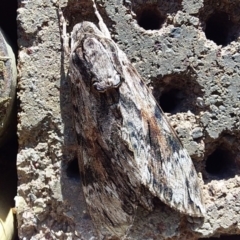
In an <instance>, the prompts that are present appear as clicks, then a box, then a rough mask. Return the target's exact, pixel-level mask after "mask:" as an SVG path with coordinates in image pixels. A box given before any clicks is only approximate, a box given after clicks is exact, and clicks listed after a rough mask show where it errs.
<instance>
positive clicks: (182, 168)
mask: <svg viewBox="0 0 240 240" xmlns="http://www.w3.org/2000/svg"><path fill="white" fill-rule="evenodd" d="M72 42H73V45H72V51H71V56H70V76H71V81H72V94H73V106H74V119H75V129H76V133H77V138H78V143H79V150H78V155H79V164H80V171H81V176H82V178H83V189H84V193H85V198H86V202H87V205H88V209H89V212H90V215H91V217H92V219H93V222H94V223H95V225H96V228H97V229H98V230H99V232H100V233H102V234H104V233H106V232H107V233H108V231H109V233H114V234H115V235H117V236H118V237H120V238H123V237H124V236H125V235H126V233H127V231H128V229H129V228H130V227H131V224H132V222H133V220H134V214H135V210H136V208H137V206H138V205H139V204H141V205H143V206H144V207H146V208H148V209H151V208H152V202H151V199H152V198H153V197H158V198H159V199H160V200H162V201H163V202H164V203H166V204H167V205H169V206H170V207H172V208H174V209H176V210H178V211H180V212H182V213H184V214H187V215H191V216H202V215H203V214H204V207H203V203H202V197H201V190H200V186H199V184H198V177H197V174H196V171H195V169H194V166H193V163H192V161H191V159H190V157H189V155H188V154H187V152H186V150H185V149H183V147H182V145H181V143H180V141H179V139H178V138H177V136H176V134H175V132H174V131H173V130H172V128H171V127H170V125H169V123H168V121H167V119H166V117H165V116H164V114H163V112H162V110H161V109H160V107H159V106H158V105H157V103H156V101H155V99H154V98H153V96H152V94H151V93H150V92H149V90H148V89H147V87H146V86H145V84H144V83H143V81H142V79H141V77H140V75H139V74H138V73H137V71H136V70H135V68H134V67H133V66H132V65H131V63H130V62H129V61H128V59H127V57H126V55H125V54H124V53H123V52H122V51H121V50H120V49H119V48H118V46H117V45H116V44H115V43H114V42H113V41H112V40H111V39H108V38H106V37H104V35H103V34H102V33H101V32H100V31H99V30H98V29H97V28H96V26H95V25H94V24H92V23H89V22H83V23H81V24H78V25H76V26H75V27H74V30H73V35H72ZM146 192H149V193H151V194H150V195H151V198H149V194H144V193H146Z"/></svg>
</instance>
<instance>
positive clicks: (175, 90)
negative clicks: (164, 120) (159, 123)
mask: <svg viewBox="0 0 240 240" xmlns="http://www.w3.org/2000/svg"><path fill="white" fill-rule="evenodd" d="M153 95H154V97H155V99H156V100H157V102H158V103H159V105H160V107H161V108H162V110H163V111H164V112H168V113H171V114H176V113H178V112H187V111H188V110H190V111H191V112H192V113H197V112H198V111H199V109H200V108H199V107H198V106H197V104H196V101H197V98H198V97H200V96H202V91H201V87H200V86H199V84H198V83H197V82H196V81H195V80H194V78H192V77H189V76H186V75H184V74H183V75H178V76H176V75H173V76H165V77H163V78H162V79H156V80H153Z"/></svg>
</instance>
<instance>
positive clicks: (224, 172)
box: [206, 145, 236, 178]
mask: <svg viewBox="0 0 240 240" xmlns="http://www.w3.org/2000/svg"><path fill="white" fill-rule="evenodd" d="M235 168H236V164H235V157H234V155H233V153H232V152H230V151H229V150H227V149H225V148H224V147H223V146H222V145H220V146H219V147H218V148H217V149H216V150H215V151H214V152H213V153H212V154H210V155H209V156H208V158H207V160H206V171H207V172H208V173H209V174H211V175H214V176H216V177H219V178H229V177H234V175H235V171H234V170H235Z"/></svg>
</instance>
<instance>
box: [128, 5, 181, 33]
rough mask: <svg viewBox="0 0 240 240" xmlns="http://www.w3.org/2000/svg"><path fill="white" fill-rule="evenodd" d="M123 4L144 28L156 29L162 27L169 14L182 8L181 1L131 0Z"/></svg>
mask: <svg viewBox="0 0 240 240" xmlns="http://www.w3.org/2000/svg"><path fill="white" fill-rule="evenodd" d="M126 2H127V1H125V4H124V5H125V6H126V7H127V8H128V9H129V11H130V12H131V11H132V12H134V13H135V14H136V20H137V23H138V25H139V26H140V27H142V28H143V29H145V30H158V29H160V28H161V27H162V25H163V24H164V22H165V21H166V19H167V16H168V15H170V14H175V13H176V12H177V11H178V10H180V9H181V8H182V6H181V4H182V1H181V0H180V1H165V0H156V1H131V4H130V5H129V4H126Z"/></svg>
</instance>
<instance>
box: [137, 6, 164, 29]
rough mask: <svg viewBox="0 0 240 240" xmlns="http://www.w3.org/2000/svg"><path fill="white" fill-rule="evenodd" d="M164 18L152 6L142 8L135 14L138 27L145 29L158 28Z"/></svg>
mask: <svg viewBox="0 0 240 240" xmlns="http://www.w3.org/2000/svg"><path fill="white" fill-rule="evenodd" d="M164 20H165V18H164V17H162V16H161V14H160V12H159V11H158V10H157V9H154V8H152V9H151V8H147V9H144V10H143V11H142V12H141V13H139V14H137V21H138V24H139V26H140V27H142V28H144V29H145V30H157V29H160V28H161V26H162V24H163V22H164Z"/></svg>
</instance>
